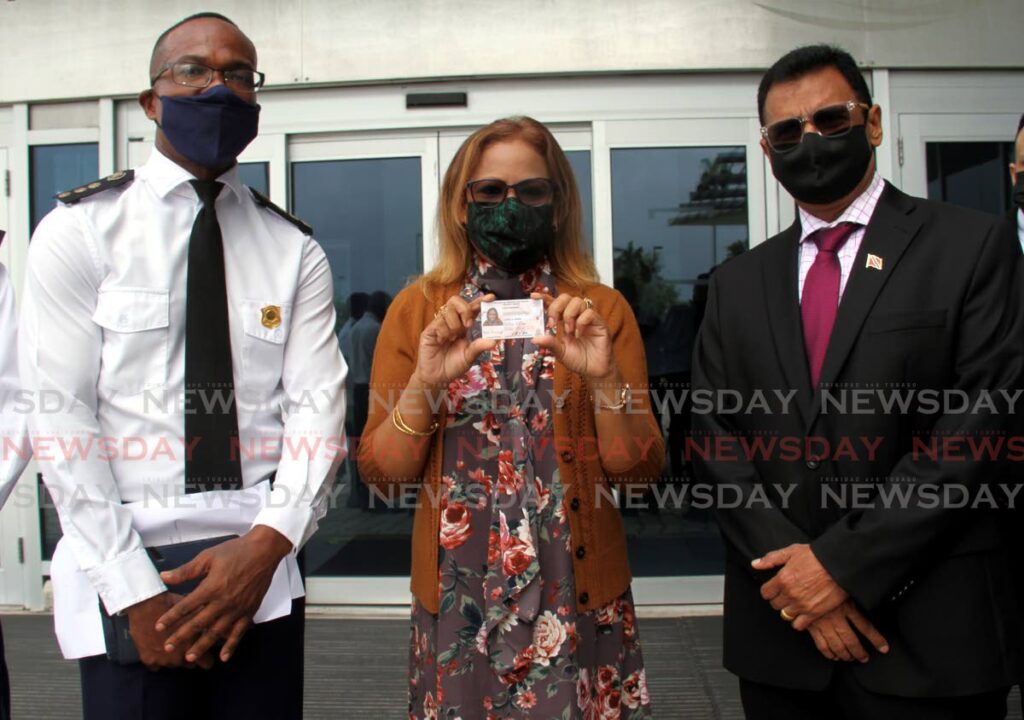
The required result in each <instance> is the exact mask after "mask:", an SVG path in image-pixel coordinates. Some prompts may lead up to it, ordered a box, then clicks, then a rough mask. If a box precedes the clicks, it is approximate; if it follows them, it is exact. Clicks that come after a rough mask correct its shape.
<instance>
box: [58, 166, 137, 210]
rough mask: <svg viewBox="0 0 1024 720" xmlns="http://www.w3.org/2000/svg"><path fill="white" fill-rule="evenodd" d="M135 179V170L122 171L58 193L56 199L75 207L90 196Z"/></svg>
mask: <svg viewBox="0 0 1024 720" xmlns="http://www.w3.org/2000/svg"><path fill="white" fill-rule="evenodd" d="M134 179H135V171H134V170H121V171H120V172H116V173H114V174H113V175H107V176H106V177H105V178H102V179H100V180H93V181H92V182H91V183H89V184H87V185H83V186H82V187H76V188H75V189H74V190H66V191H65V192H62V193H58V194H57V195H55V197H56V198H57V199H58V200H60V201H61V202H62V203H64V204H65V205H74V204H75V203H76V202H78V201H79V200H81V199H82V198H87V197H89V196H90V195H95V194H96V193H101V192H103V191H104V190H110V189H111V188H116V187H121V186H122V185H127V184H128V183H130V182H131V181H132V180H134Z"/></svg>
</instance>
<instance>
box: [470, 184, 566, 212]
mask: <svg viewBox="0 0 1024 720" xmlns="http://www.w3.org/2000/svg"><path fill="white" fill-rule="evenodd" d="M466 189H467V190H469V196H470V197H471V198H473V202H474V203H476V204H477V205H480V206H482V207H494V206H495V205H500V204H501V203H503V202H505V198H507V197H508V191H509V190H515V191H516V197H517V198H519V202H521V203H522V204H523V205H529V206H530V207H539V206H541V205H550V204H551V201H552V200H554V198H555V184H554V183H553V182H551V181H550V180H548V179H547V178H530V179H528V180H522V181H520V182H517V183H516V184H515V185H509V184H508V183H506V182H505V181H504V180H496V179H492V178H488V179H485V180H474V181H472V182H468V183H466Z"/></svg>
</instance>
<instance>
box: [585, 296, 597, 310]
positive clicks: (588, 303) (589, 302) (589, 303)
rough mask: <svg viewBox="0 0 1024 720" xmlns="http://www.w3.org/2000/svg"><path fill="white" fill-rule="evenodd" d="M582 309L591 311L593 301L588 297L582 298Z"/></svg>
mask: <svg viewBox="0 0 1024 720" xmlns="http://www.w3.org/2000/svg"><path fill="white" fill-rule="evenodd" d="M583 307H585V308H586V309H587V310H593V309H594V301H593V300H591V299H590V298H588V297H585V298H583Z"/></svg>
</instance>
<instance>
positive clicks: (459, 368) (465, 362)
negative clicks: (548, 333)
mask: <svg viewBox="0 0 1024 720" xmlns="http://www.w3.org/2000/svg"><path fill="white" fill-rule="evenodd" d="M492 300H494V295H484V296H483V297H478V298H477V299H476V300H474V301H473V302H471V303H467V302H466V301H465V300H464V299H463V298H461V297H459V296H458V295H454V296H452V297H450V298H448V301H447V302H446V303H445V304H444V305H442V306H441V310H440V311H438V313H437V315H436V316H435V317H434V320H433V321H432V322H431V323H430V324H429V325H427V327H426V328H424V330H423V332H422V333H420V350H419V356H418V358H417V364H416V377H418V378H419V381H420V382H421V383H423V384H424V385H426V386H428V387H438V388H440V387H447V386H448V383H450V382H451V381H452V380H454V379H455V378H458V377H461V376H463V375H464V374H465V373H466V371H467V370H469V368H470V366H471V365H472V364H473V362H474V361H475V360H476V359H477V357H479V355H480V353H482V352H485V351H487V350H493V349H494V348H495V347H496V346H497V345H498V341H497V340H484V339H483V338H481V339H479V340H474V341H473V342H469V341H467V340H466V330H468V329H469V328H470V327H472V325H473V323H474V322H476V318H477V315H479V314H480V303H482V302H490V301H492Z"/></svg>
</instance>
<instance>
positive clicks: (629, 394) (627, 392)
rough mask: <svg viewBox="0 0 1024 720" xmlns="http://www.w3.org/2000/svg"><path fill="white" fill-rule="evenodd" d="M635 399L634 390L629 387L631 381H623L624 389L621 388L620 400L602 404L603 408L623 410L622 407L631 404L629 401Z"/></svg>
mask: <svg viewBox="0 0 1024 720" xmlns="http://www.w3.org/2000/svg"><path fill="white" fill-rule="evenodd" d="M632 399H633V391H632V390H631V389H630V387H629V383H623V385H622V389H621V390H619V402H618V403H616V404H615V405H603V404H602V405H601V409H603V410H621V409H622V408H624V407H626V406H627V405H629V401H630V400H632Z"/></svg>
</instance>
